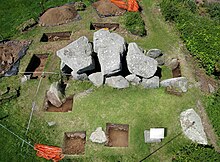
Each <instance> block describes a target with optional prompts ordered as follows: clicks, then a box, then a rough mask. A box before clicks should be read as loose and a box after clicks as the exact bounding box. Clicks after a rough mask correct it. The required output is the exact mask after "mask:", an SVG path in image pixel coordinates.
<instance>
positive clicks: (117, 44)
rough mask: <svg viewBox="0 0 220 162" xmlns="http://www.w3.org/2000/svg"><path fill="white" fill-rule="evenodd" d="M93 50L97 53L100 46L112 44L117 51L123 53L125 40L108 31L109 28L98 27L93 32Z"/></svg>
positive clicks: (104, 46)
mask: <svg viewBox="0 0 220 162" xmlns="http://www.w3.org/2000/svg"><path fill="white" fill-rule="evenodd" d="M93 44H94V52H96V53H98V50H99V49H100V48H106V47H110V46H114V48H116V49H117V50H118V51H119V53H121V54H122V53H123V52H124V51H125V49H126V46H125V40H124V38H123V37H122V36H120V35H118V34H117V33H110V32H109V30H105V29H100V30H98V31H97V32H95V33H94V37H93Z"/></svg>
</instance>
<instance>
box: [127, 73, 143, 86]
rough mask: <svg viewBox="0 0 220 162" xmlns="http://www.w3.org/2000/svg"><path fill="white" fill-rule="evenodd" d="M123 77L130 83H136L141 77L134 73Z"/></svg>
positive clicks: (138, 82)
mask: <svg viewBox="0 0 220 162" xmlns="http://www.w3.org/2000/svg"><path fill="white" fill-rule="evenodd" d="M125 79H127V80H128V81H129V82H130V83H131V84H132V85H138V84H140V81H141V79H140V78H139V77H138V76H136V75H135V74H130V75H128V76H126V77H125Z"/></svg>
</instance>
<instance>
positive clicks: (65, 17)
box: [39, 5, 79, 26]
mask: <svg viewBox="0 0 220 162" xmlns="http://www.w3.org/2000/svg"><path fill="white" fill-rule="evenodd" d="M78 17H79V15H78V13H77V11H76V9H75V7H74V5H64V6H60V7H55V8H50V9H48V10H47V11H46V12H45V13H44V14H43V15H42V16H41V17H40V20H39V24H40V26H56V25H61V24H65V23H68V22H70V21H73V20H76V19H77V18H78Z"/></svg>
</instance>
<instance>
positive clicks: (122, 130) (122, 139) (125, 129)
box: [106, 123, 129, 147]
mask: <svg viewBox="0 0 220 162" xmlns="http://www.w3.org/2000/svg"><path fill="white" fill-rule="evenodd" d="M106 133H107V137H108V141H107V144H106V145H107V146H109V147H128V134H129V125H126V124H111V123H107V124H106Z"/></svg>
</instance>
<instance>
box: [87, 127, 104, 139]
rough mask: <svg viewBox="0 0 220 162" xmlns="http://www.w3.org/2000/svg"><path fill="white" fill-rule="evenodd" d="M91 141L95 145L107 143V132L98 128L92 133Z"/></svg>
mask: <svg viewBox="0 0 220 162" xmlns="http://www.w3.org/2000/svg"><path fill="white" fill-rule="evenodd" d="M89 139H90V140H91V141H92V142H95V143H105V142H106V141H107V138H106V135H105V132H104V131H102V127H98V128H97V129H96V130H95V131H94V132H92V134H91V136H90V137H89Z"/></svg>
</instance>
